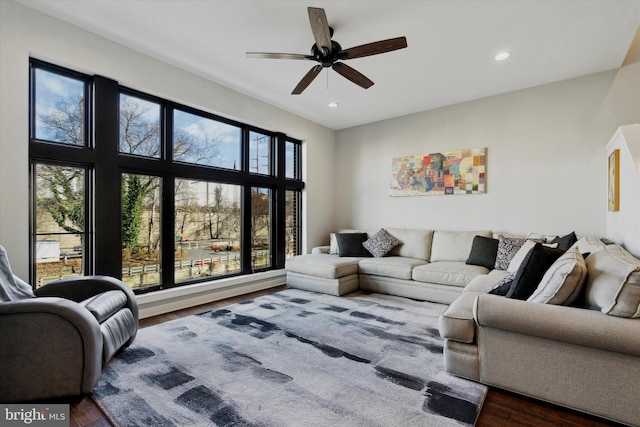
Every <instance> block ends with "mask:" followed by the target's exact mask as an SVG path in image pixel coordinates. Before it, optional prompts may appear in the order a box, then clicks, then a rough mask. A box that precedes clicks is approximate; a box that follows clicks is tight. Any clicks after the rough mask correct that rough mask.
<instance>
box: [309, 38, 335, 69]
mask: <svg viewBox="0 0 640 427" xmlns="http://www.w3.org/2000/svg"><path fill="white" fill-rule="evenodd" d="M341 51H342V46H340V43H338V42H337V41H334V40H331V52H325V51H324V50H323V49H320V48H319V47H318V45H316V44H315V43H314V44H313V46H311V56H313V59H314V61H316V62H319V63H320V64H322V66H323V67H325V68H329V67H331V66H332V65H333V63H334V62H336V61H337V60H338V59H340V58H338V53H340V52H341Z"/></svg>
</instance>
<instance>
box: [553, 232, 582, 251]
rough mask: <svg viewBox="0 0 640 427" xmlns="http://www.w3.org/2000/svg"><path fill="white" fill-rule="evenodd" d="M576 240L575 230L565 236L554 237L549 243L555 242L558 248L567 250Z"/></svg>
mask: <svg viewBox="0 0 640 427" xmlns="http://www.w3.org/2000/svg"><path fill="white" fill-rule="evenodd" d="M577 241H578V238H577V237H576V233H575V231H572V232H571V233H569V234H567V235H566V236H562V237H556V238H555V239H553V240H552V241H551V243H557V244H558V249H562V250H563V251H567V250H568V249H569V248H570V247H571V246H573V244H574V243H575V242H577Z"/></svg>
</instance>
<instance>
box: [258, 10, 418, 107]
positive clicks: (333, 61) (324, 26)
mask: <svg viewBox="0 0 640 427" xmlns="http://www.w3.org/2000/svg"><path fill="white" fill-rule="evenodd" d="M307 10H308V12H309V22H310V23H311V32H312V33H313V37H314V39H315V41H316V42H315V44H314V45H313V46H311V55H303V54H297V53H267V52H247V58H267V59H308V60H311V61H316V62H318V63H319V64H318V65H315V66H314V67H313V68H311V70H309V72H308V73H307V74H305V76H304V77H303V78H302V80H300V82H299V83H298V85H297V86H296V87H295V88H294V89H293V92H291V94H292V95H299V94H301V93H302V92H303V91H304V90H305V89H306V88H307V86H309V84H311V82H312V81H313V80H314V79H315V78H316V77H317V76H318V74H320V71H322V69H323V68H329V67H331V68H333V69H334V70H335V71H336V72H337V73H338V74H340V75H342V76H343V77H345V78H346V79H348V80H350V81H352V82H353V83H355V84H357V85H358V86H360V87H362V88H364V89H368V88H370V87H371V86H373V82H372V81H371V80H369V79H368V78H367V77H366V76H364V75H363V74H362V73H360V72H358V71H356V70H354V69H353V68H351V67H349V66H348V65H346V64H344V63H342V62H339V61H343V60H347V59H354V58H362V57H364V56H371V55H378V54H380V53H385V52H391V51H393V50H398V49H404V48H405V47H407V38H406V37H396V38H393V39H387V40H381V41H377V42H373V43H367V44H363V45H360V46H355V47H352V48H349V49H345V50H343V49H342V47H341V46H340V44H339V43H338V42H336V41H334V40H331V37H332V36H333V28H331V27H329V24H328V22H327V15H326V14H325V13H324V9H320V8H317V7H309V8H307Z"/></svg>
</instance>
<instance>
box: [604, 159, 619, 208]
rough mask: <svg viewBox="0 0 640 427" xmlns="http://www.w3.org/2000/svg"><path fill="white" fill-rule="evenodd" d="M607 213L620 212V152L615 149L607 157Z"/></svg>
mask: <svg viewBox="0 0 640 427" xmlns="http://www.w3.org/2000/svg"><path fill="white" fill-rule="evenodd" d="M607 188H608V202H609V212H617V211H618V210H620V150H619V149H617V148H616V149H615V150H613V152H612V153H611V154H610V155H609V179H608V187H607Z"/></svg>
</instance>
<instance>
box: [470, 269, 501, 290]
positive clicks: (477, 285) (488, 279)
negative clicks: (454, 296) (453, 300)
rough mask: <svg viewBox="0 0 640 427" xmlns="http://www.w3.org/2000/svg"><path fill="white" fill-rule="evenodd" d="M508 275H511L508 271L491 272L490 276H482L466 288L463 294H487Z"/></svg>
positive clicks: (474, 279)
mask: <svg viewBox="0 0 640 427" xmlns="http://www.w3.org/2000/svg"><path fill="white" fill-rule="evenodd" d="M507 274H509V272H508V271H507V270H491V271H490V272H489V274H480V275H478V276H476V277H474V278H473V280H471V282H469V284H468V285H467V286H465V288H464V290H463V292H482V293H487V292H489V291H490V290H491V289H493V287H494V285H495V284H496V283H498V282H499V281H500V280H501V279H503V278H504V277H505V276H506V275H507Z"/></svg>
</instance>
